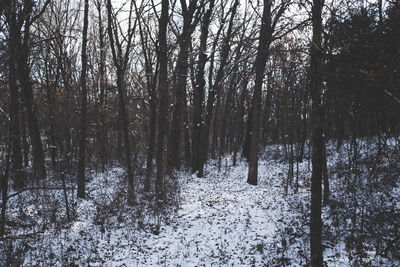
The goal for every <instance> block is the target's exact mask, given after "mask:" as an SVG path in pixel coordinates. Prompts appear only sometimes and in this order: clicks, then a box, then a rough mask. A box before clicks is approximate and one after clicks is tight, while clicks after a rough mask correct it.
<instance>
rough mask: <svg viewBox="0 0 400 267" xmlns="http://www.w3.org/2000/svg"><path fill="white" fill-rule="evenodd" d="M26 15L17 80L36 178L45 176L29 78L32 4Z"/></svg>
mask: <svg viewBox="0 0 400 267" xmlns="http://www.w3.org/2000/svg"><path fill="white" fill-rule="evenodd" d="M26 8H27V10H26V12H27V14H29V15H27V17H26V19H25V28H24V35H23V39H22V40H21V39H20V40H19V43H18V47H19V50H20V53H19V57H18V62H17V68H18V77H19V82H20V84H21V88H22V96H23V102H24V104H25V107H26V111H27V116H28V128H29V134H30V138H31V143H32V158H33V172H34V176H35V178H37V179H39V178H40V179H45V178H46V166H45V161H44V151H43V146H42V141H41V138H40V129H39V121H38V119H37V116H36V109H35V105H34V99H33V91H32V82H31V79H30V69H29V66H28V61H29V39H30V32H29V31H30V28H29V26H30V21H29V20H30V13H31V12H32V6H27V7H26Z"/></svg>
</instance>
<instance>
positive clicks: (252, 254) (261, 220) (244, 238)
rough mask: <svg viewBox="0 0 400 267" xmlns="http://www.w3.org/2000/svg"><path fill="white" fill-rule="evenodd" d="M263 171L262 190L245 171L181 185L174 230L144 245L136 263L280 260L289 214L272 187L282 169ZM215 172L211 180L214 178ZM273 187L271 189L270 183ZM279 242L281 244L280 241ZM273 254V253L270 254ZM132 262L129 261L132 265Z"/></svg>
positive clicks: (238, 263) (228, 263)
mask: <svg viewBox="0 0 400 267" xmlns="http://www.w3.org/2000/svg"><path fill="white" fill-rule="evenodd" d="M260 167H261V168H260V169H261V170H262V171H264V173H262V175H261V176H262V177H261V180H262V182H261V185H259V186H250V185H248V184H247V183H246V177H247V166H245V165H244V164H243V165H240V166H238V167H236V168H235V169H233V170H230V171H228V172H227V173H226V174H223V173H221V174H219V175H216V174H215V173H217V170H215V169H209V170H208V172H209V173H210V174H209V175H208V176H206V177H205V178H197V177H195V176H194V175H193V176H192V177H189V178H187V180H186V183H185V184H183V185H182V198H183V201H182V204H181V207H180V210H179V211H178V215H177V218H176V220H174V223H173V224H172V226H166V227H164V228H163V229H161V231H160V234H159V236H155V235H153V236H151V237H149V239H148V240H146V241H145V242H144V244H143V246H142V247H143V249H144V251H143V252H144V254H147V256H146V257H143V256H144V255H137V256H139V257H138V258H142V259H141V260H143V261H140V260H139V262H137V264H138V265H139V266H140V265H141V264H143V265H147V266H148V265H154V266H159V265H166V266H171V265H173V266H243V265H244V266H251V265H256V266H260V264H263V263H267V262H269V263H271V260H272V259H271V258H270V257H271V253H273V254H275V255H276V247H279V246H281V244H280V243H279V244H276V240H274V238H275V237H276V233H277V231H278V230H279V226H280V225H282V224H281V223H280V222H281V221H282V220H281V219H280V218H282V215H284V214H285V213H287V216H289V210H288V207H287V205H286V201H284V200H283V198H282V196H283V192H282V188H281V187H277V186H276V187H275V186H272V181H274V180H275V181H276V180H277V179H274V178H275V177H276V176H279V175H278V173H280V172H281V171H280V170H279V169H272V170H268V169H267V166H260ZM211 173H213V175H211ZM266 178H270V181H269V182H270V183H268V184H267V179H266ZM279 242H280V241H279ZM271 250H274V251H271ZM131 260H132V259H126V261H123V262H125V263H126V264H127V265H131V264H132V262H130V261H131Z"/></svg>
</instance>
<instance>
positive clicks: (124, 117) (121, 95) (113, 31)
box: [107, 0, 136, 201]
mask: <svg viewBox="0 0 400 267" xmlns="http://www.w3.org/2000/svg"><path fill="white" fill-rule="evenodd" d="M133 6H134V5H133V1H132V2H131V3H130V8H129V15H128V16H129V17H128V30H127V34H126V36H122V38H123V40H124V41H126V44H125V51H123V50H124V49H123V41H120V31H121V28H120V24H119V22H117V18H116V16H113V8H112V5H111V0H108V1H107V17H108V37H109V39H110V47H111V52H112V59H113V62H114V66H115V69H116V75H117V90H118V102H119V104H118V105H119V109H118V111H119V118H120V120H121V121H120V122H121V123H122V125H121V126H122V129H123V135H124V144H125V146H124V151H125V161H126V167H127V174H128V184H129V191H130V200H131V201H133V200H134V197H135V196H134V191H135V188H134V180H133V166H132V160H131V146H130V140H129V129H128V127H129V115H128V112H127V111H126V104H125V97H126V81H125V76H126V71H127V68H128V62H129V55H130V52H131V46H132V39H133V35H134V32H135V30H134V29H135V26H136V23H134V24H132V14H133ZM121 35H122V33H121Z"/></svg>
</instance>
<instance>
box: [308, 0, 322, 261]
mask: <svg viewBox="0 0 400 267" xmlns="http://www.w3.org/2000/svg"><path fill="white" fill-rule="evenodd" d="M323 5H324V0H313V7H312V29H313V34H312V43H311V48H310V50H311V51H310V52H311V60H310V91H311V98H312V107H311V124H312V140H311V141H312V175H311V223H310V241H311V242H310V244H311V266H313V267H314V266H315V267H316V266H322V264H323V256H322V244H321V238H322V237H321V233H322V221H321V195H322V192H321V183H322V174H323V168H324V158H325V155H324V151H325V148H324V146H325V143H324V139H323V128H322V125H323V123H322V118H323V109H322V105H321V92H322V86H323V84H322V71H321V69H322V68H321V67H322V60H321V59H322V55H323V51H322V8H323Z"/></svg>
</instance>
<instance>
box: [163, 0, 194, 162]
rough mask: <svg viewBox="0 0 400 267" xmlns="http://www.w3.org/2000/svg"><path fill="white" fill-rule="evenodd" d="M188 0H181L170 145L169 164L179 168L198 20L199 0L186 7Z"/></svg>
mask: <svg viewBox="0 0 400 267" xmlns="http://www.w3.org/2000/svg"><path fill="white" fill-rule="evenodd" d="M185 1H186V0H181V5H182V13H183V30H182V33H181V35H180V37H179V54H178V62H177V66H176V84H175V96H176V102H175V108H174V112H173V116H172V126H171V130H170V131H171V135H170V140H169V147H168V166H169V167H172V168H176V169H179V168H180V165H181V154H182V149H181V148H182V146H181V143H182V138H183V136H184V122H185V117H186V116H185V108H186V83H187V74H188V68H189V66H188V55H189V50H188V49H189V44H190V38H191V36H192V32H193V30H194V28H195V26H196V25H195V24H194V23H196V22H192V20H193V15H194V12H195V10H196V5H197V0H191V1H190V4H189V7H186V2H185Z"/></svg>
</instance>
